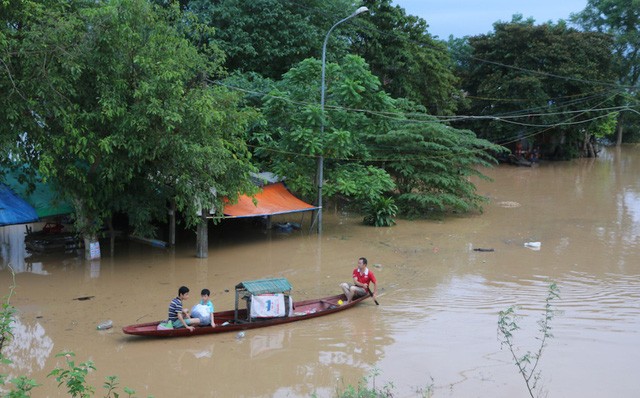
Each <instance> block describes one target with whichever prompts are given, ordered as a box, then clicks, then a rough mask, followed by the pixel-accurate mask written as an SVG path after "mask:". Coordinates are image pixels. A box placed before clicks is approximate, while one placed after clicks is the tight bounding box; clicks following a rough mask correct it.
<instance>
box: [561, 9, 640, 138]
mask: <svg viewBox="0 0 640 398" xmlns="http://www.w3.org/2000/svg"><path fill="white" fill-rule="evenodd" d="M638 5H639V4H638V2H637V1H635V0H589V1H588V2H587V5H586V7H585V8H584V10H582V11H581V12H579V13H576V14H572V15H571V20H572V22H574V23H575V24H577V25H579V26H581V27H582V28H583V29H584V30H586V31H594V32H600V33H606V34H608V35H610V36H611V37H612V38H613V49H612V53H613V57H612V58H613V63H614V70H615V73H616V76H617V80H618V83H619V84H620V89H621V91H622V90H624V95H623V96H621V97H620V98H618V104H619V105H622V106H625V107H627V110H626V111H624V112H622V113H621V114H620V115H619V118H618V137H617V142H618V143H620V142H622V141H623V140H624V141H627V142H633V141H638V138H637V137H636V138H635V139H634V137H633V135H636V136H637V135H638V119H639V118H638V116H637V114H638V86H639V85H640V68H639V67H638V65H639V64H640V29H639V27H640V7H638ZM625 135H627V136H628V137H625Z"/></svg>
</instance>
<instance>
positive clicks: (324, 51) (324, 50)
mask: <svg viewBox="0 0 640 398" xmlns="http://www.w3.org/2000/svg"><path fill="white" fill-rule="evenodd" d="M367 11H369V9H368V8H367V7H360V8H358V9H357V10H356V11H355V12H354V13H353V14H351V15H349V16H348V17H346V18H344V19H341V20H339V21H338V22H336V23H335V24H334V25H333V26H332V27H331V29H329V31H328V32H327V35H326V36H325V37H324V43H323V44H322V83H321V84H320V137H321V139H322V136H323V135H324V69H325V64H326V58H327V42H328V41H329V35H330V34H331V32H332V31H333V29H335V27H336V26H338V25H340V24H341V23H343V22H346V21H348V20H350V19H351V18H353V17H355V16H358V15H360V14H362V13H363V12H367ZM323 169H324V145H323V148H322V151H321V152H320V157H318V172H317V174H318V233H319V234H321V233H322V180H323V178H324V176H323V172H324V170H323Z"/></svg>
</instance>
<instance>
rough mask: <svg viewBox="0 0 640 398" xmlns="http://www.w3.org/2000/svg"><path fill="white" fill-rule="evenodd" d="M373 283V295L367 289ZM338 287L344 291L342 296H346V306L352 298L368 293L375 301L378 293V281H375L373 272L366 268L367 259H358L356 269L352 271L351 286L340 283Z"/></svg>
mask: <svg viewBox="0 0 640 398" xmlns="http://www.w3.org/2000/svg"><path fill="white" fill-rule="evenodd" d="M370 283H373V293H371V289H370V288H369V284H370ZM340 287H341V288H342V290H343V291H344V295H345V296H347V304H349V303H350V302H351V300H353V298H354V297H362V296H365V295H367V294H369V293H371V295H372V296H373V299H374V300H375V298H376V294H377V293H378V281H376V277H375V275H373V272H372V271H371V270H369V268H367V259H366V258H364V257H360V258H359V259H358V268H356V269H354V270H353V284H349V283H346V282H345V283H341V284H340Z"/></svg>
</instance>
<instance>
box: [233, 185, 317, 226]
mask: <svg viewBox="0 0 640 398" xmlns="http://www.w3.org/2000/svg"><path fill="white" fill-rule="evenodd" d="M254 199H255V201H256V204H254ZM317 209H318V207H316V206H313V205H310V204H308V203H305V202H303V201H302V200H300V199H298V198H296V197H295V196H293V194H292V193H291V192H289V190H288V189H287V187H286V186H285V185H284V183H282V182H278V183H275V184H269V185H265V186H264V187H262V191H261V192H259V193H258V194H256V195H255V196H254V197H253V198H252V197H250V196H246V195H242V196H240V198H239V199H238V203H236V204H227V205H225V207H224V210H223V213H224V215H225V216H226V217H227V218H240V217H262V216H271V215H276V214H287V213H296V212H301V211H311V210H317Z"/></svg>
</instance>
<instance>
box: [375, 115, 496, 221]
mask: <svg viewBox="0 0 640 398" xmlns="http://www.w3.org/2000/svg"><path fill="white" fill-rule="evenodd" d="M410 105H411V104H404V105H403V106H404V107H405V109H407V110H413V111H414V112H412V113H411V114H412V116H413V120H411V121H408V120H407V121H398V122H396V123H395V125H394V126H393V128H392V129H390V130H389V131H387V132H386V133H384V134H377V135H373V136H372V138H371V139H372V141H373V144H372V146H373V147H374V148H375V150H376V154H377V157H378V158H381V159H384V162H385V163H384V165H385V170H387V172H388V173H390V174H391V175H392V176H393V178H394V181H395V182H396V186H397V195H396V199H397V203H398V206H399V208H400V210H401V211H402V213H403V214H405V215H408V216H411V217H425V216H429V215H431V214H434V213H444V212H452V211H454V212H470V211H480V210H481V209H482V203H484V202H485V200H484V198H483V197H481V196H480V195H478V194H476V188H475V186H474V185H473V184H472V183H471V182H470V181H469V176H471V175H475V176H478V177H480V178H485V177H484V176H483V175H482V174H481V173H480V172H479V171H478V166H485V167H490V166H492V165H493V164H495V159H494V157H493V155H492V154H495V153H500V152H502V151H503V150H504V148H502V147H500V146H498V145H493V144H491V143H490V142H488V141H486V140H483V139H478V138H477V137H476V136H475V134H474V133H473V132H471V131H468V130H457V129H454V128H451V127H449V126H446V125H444V124H442V123H439V122H438V121H437V120H435V119H434V118H432V117H430V116H428V115H425V114H420V113H417V111H418V110H419V108H411V106H410ZM420 115H421V116H422V117H421V118H419V116H420Z"/></svg>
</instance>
